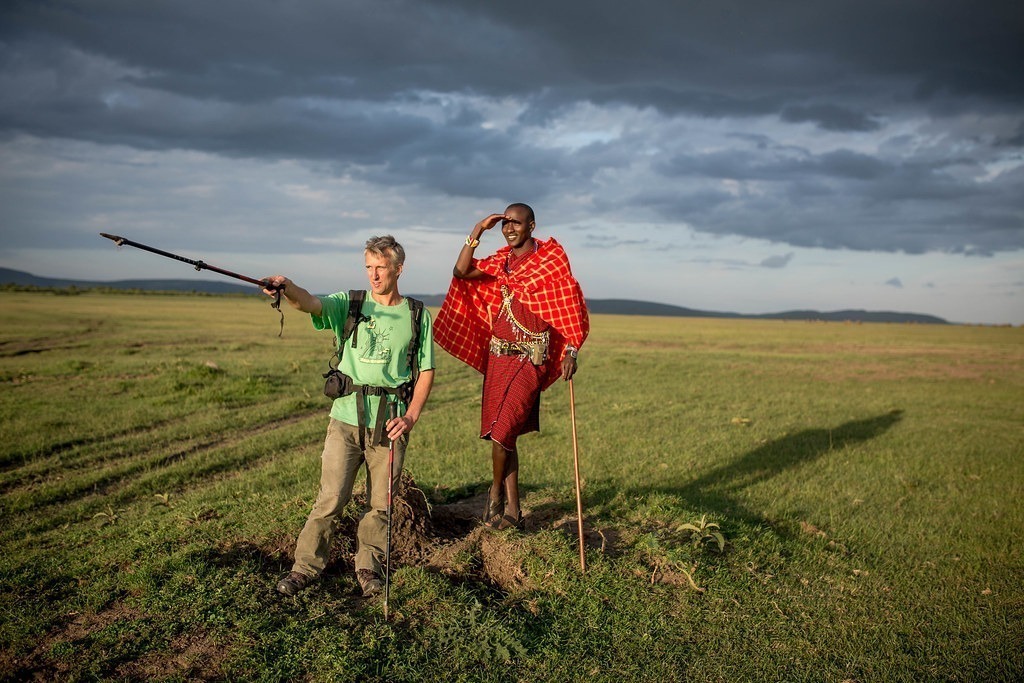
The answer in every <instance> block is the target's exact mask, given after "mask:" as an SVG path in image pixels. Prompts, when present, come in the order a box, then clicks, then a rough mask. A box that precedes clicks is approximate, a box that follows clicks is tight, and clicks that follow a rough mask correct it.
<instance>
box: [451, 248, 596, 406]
mask: <svg viewBox="0 0 1024 683" xmlns="http://www.w3.org/2000/svg"><path fill="white" fill-rule="evenodd" d="M534 241H535V242H536V243H537V249H536V251H534V252H533V253H532V254H530V255H528V256H526V257H525V260H524V261H523V263H522V265H520V266H518V267H517V268H516V269H515V271H513V272H512V273H506V272H505V262H506V259H507V258H508V254H509V252H510V251H512V247H511V246H508V245H506V246H504V247H502V248H501V249H499V250H498V251H496V252H495V253H494V254H491V255H490V256H488V257H486V258H483V259H474V260H473V265H475V266H476V267H477V268H479V269H480V270H481V271H483V272H484V273H487V274H488V275H490V276H491V277H488V278H480V279H478V280H460V279H459V278H452V283H451V286H450V287H449V288H448V295H447V296H446V297H445V299H444V303H443V304H441V310H440V311H439V312H438V314H437V318H435V320H434V341H436V342H437V343H438V344H439V345H440V346H441V348H443V349H444V350H445V351H447V352H448V353H450V354H451V355H453V356H455V357H456V358H458V359H459V360H461V361H462V362H463V363H466V364H467V365H469V366H471V367H473V368H476V369H477V370H478V371H479V372H481V373H483V372H484V370H485V369H486V367H487V354H488V344H489V343H490V339H491V324H492V321H493V319H494V316H495V315H496V314H497V312H498V309H499V308H501V286H502V285H505V286H507V287H508V288H509V289H511V290H512V293H513V295H514V296H515V298H516V299H517V300H518V301H520V302H522V303H523V304H524V305H525V306H526V307H527V308H528V309H530V310H531V311H533V312H534V313H535V314H536V315H538V316H540V317H541V318H543V319H544V321H545V322H547V323H548V324H549V325H551V345H550V346H549V347H548V360H547V363H546V367H545V377H544V382H543V388H544V389H546V388H548V387H549V386H551V384H552V383H553V382H554V381H555V380H556V379H558V377H559V376H560V375H561V374H562V356H563V355H564V353H565V346H566V344H567V343H568V344H572V345H573V346H575V347H576V348H577V349H578V348H580V347H581V346H583V342H584V341H585V340H586V338H587V334H589V333H590V317H589V315H588V313H587V304H586V302H585V301H584V300H583V290H582V289H581V288H580V284H579V283H578V282H577V281H576V279H575V278H574V277H573V276H572V270H571V269H570V268H569V257H568V256H567V255H566V253H565V249H563V248H562V245H560V244H559V243H558V242H557V241H555V239H554V238H553V237H552V238H551V239H548V240H540V239H535V240H534Z"/></svg>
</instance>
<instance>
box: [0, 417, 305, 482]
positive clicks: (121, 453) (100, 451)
mask: <svg viewBox="0 0 1024 683" xmlns="http://www.w3.org/2000/svg"><path fill="white" fill-rule="evenodd" d="M281 403H287V405H292V404H291V402H281ZM286 408H287V406H285V409H286ZM267 410H268V407H267V406H255V407H254V406H251V405H250V406H242V407H239V408H234V409H229V410H226V411H224V412H223V413H217V414H212V415H211V414H210V411H209V410H208V408H205V407H204V408H200V409H197V410H194V411H192V412H189V413H185V414H182V415H176V416H174V417H171V418H168V419H164V420H159V421H156V422H151V423H149V424H147V425H145V426H137V427H126V428H123V429H118V430H116V431H111V432H109V433H106V434H103V435H98V436H94V437H87V438H82V439H75V440H70V441H65V442H63V445H66V448H64V449H58V448H57V447H56V445H55V446H54V447H53V448H49V449H47V450H49V451H52V454H51V455H50V456H49V457H47V458H42V459H40V458H35V459H33V460H31V461H28V462H26V463H25V464H24V465H22V466H21V467H18V468H16V469H10V470H7V471H3V470H2V469H0V495H4V494H8V493H16V492H17V491H18V490H19V489H23V488H32V487H33V486H36V485H39V484H41V483H45V481H46V480H47V478H52V477H55V476H56V477H60V478H66V477H67V475H69V474H72V475H73V474H75V473H77V472H81V471H82V470H85V469H86V468H90V467H97V466H102V465H103V464H104V463H105V462H110V461H114V460H119V459H123V458H125V457H128V456H129V455H130V454H131V453H137V452H139V451H152V450H154V445H153V444H154V443H161V442H162V443H178V442H181V441H183V440H186V439H192V438H194V437H191V436H190V434H192V433H195V432H197V431H198V432H200V433H208V432H214V431H216V432H224V431H226V430H225V428H224V427H223V426H222V425H223V424H225V423H227V424H233V425H236V426H235V427H234V428H233V430H234V431H241V430H244V429H251V428H252V427H253V425H256V424H264V423H265V422H266V419H267V414H266V413H267ZM289 412H291V411H290V410H289ZM246 413H249V414H246ZM271 419H273V418H271ZM196 422H198V424H195V423H196ZM91 447H95V448H91Z"/></svg>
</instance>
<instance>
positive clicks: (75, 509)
mask: <svg viewBox="0 0 1024 683" xmlns="http://www.w3.org/2000/svg"><path fill="white" fill-rule="evenodd" d="M323 418H324V412H323V409H319V408H318V409H317V410H314V411H308V412H304V413H300V414H298V415H289V416H286V417H280V418H277V419H273V420H271V421H269V422H266V423H264V424H263V425H261V426H260V427H258V428H252V427H245V428H238V429H234V430H232V431H231V433H230V434H228V435H222V436H217V437H215V438H200V439H196V440H195V441H194V442H193V443H190V444H189V445H187V446H185V447H180V448H175V449H173V450H171V451H170V452H166V451H165V452H162V453H157V454H155V455H152V456H151V457H147V458H144V459H141V460H137V461H134V462H132V463H130V464H128V465H126V466H125V467H121V468H117V469H115V470H113V471H104V472H102V473H101V474H100V476H99V477H96V478H92V479H85V480H80V481H78V482H74V483H73V484H72V485H70V486H61V487H54V488H52V489H51V490H49V491H38V490H37V491H25V492H23V493H22V495H21V496H14V495H9V496H6V497H5V500H4V501H3V508H4V511H5V516H7V517H8V523H7V524H6V526H5V529H4V531H3V532H2V536H4V537H8V536H10V535H11V534H12V533H14V534H17V535H22V534H34V533H41V532H44V531H48V530H51V529H53V528H56V527H59V526H62V525H65V524H70V523H75V522H78V521H83V520H84V519H86V518H91V517H93V516H94V515H96V514H97V513H99V512H103V511H104V510H107V509H110V510H113V509H115V508H118V507H121V506H124V505H126V504H128V503H130V502H132V501H134V500H137V499H142V498H145V497H148V496H150V495H152V494H153V493H154V492H159V493H167V492H168V490H174V489H177V490H180V489H182V488H184V487H185V486H188V485H190V484H192V483H195V482H200V481H203V480H205V479H208V478H209V477H210V476H211V475H216V474H218V473H220V472H223V471H225V470H227V469H230V468H240V467H247V466H252V465H254V464H255V463H258V462H260V461H263V460H266V459H269V458H272V457H274V456H275V455H276V454H278V453H280V452H281V451H284V450H289V449H292V448H296V447H298V446H300V445H301V444H303V443H307V444H308V443H309V441H310V439H311V438H312V435H313V434H316V433H317V432H319V431H320V429H321V427H322V425H321V424H319V421H321V420H323ZM314 420H316V421H317V422H318V424H317V425H316V427H315V429H314V428H312V427H311V428H310V429H308V434H307V433H306V430H303V429H301V428H300V429H298V430H287V429H286V428H288V427H291V426H301V424H302V423H303V422H309V423H310V425H312V424H313V421H314ZM253 442H257V443H258V445H257V446H256V447H255V448H253V447H252V444H253ZM204 459H205V461H204ZM26 518H29V521H28V524H27V526H23V524H22V523H23V522H25V519H26Z"/></svg>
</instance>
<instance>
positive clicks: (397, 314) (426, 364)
mask: <svg viewBox="0 0 1024 683" xmlns="http://www.w3.org/2000/svg"><path fill="white" fill-rule="evenodd" d="M348 304H349V298H348V292H337V293H336V294H331V295H330V296H322V297H320V305H321V306H322V309H321V311H320V315H311V316H310V317H311V318H312V320H313V327H315V328H316V329H318V330H326V329H331V330H332V331H333V332H334V338H335V344H337V341H338V339H339V338H340V337H341V334H342V331H343V330H344V329H345V319H346V318H347V317H348ZM362 313H363V315H364V316H366V317H368V318H369V319H370V320H369V321H363V322H361V323H359V326H358V328H357V330H356V331H354V332H353V333H352V334H353V336H354V337H356V346H355V348H353V347H352V338H351V337H350V338H349V339H348V341H346V342H345V352H344V353H343V354H342V357H341V364H340V365H339V366H338V369H339V370H341V371H342V372H343V373H345V374H346V375H348V376H349V377H351V378H352V379H353V380H354V381H355V383H356V384H368V385H372V386H379V387H390V388H395V387H399V386H401V385H403V384H405V383H406V382H408V381H409V380H410V379H412V368H410V367H409V362H408V359H407V357H406V355H407V353H408V350H409V343H410V342H411V341H412V310H411V309H410V308H409V302H408V301H406V300H405V299H402V302H401V303H400V304H398V305H397V306H382V305H381V304H378V303H377V302H376V301H374V300H373V297H372V296H371V295H370V293H369V292H367V294H366V298H365V299H364V300H363V310H362ZM419 368H420V372H423V371H424V370H432V369H433V368H434V334H433V325H432V323H431V318H430V312H429V311H428V310H427V309H426V307H424V309H423V318H422V320H421V322H420V349H419ZM388 398H389V400H395V397H392V396H389V397H388ZM357 400H359V395H358V394H349V395H348V396H342V397H341V398H336V399H334V405H332V406H331V417H333V418H334V419H335V420H340V421H341V422H345V423H348V424H350V425H358V424H359V417H358V413H357V411H356V401H357ZM379 401H380V398H379V397H377V396H367V397H366V399H365V405H364V409H365V411H366V421H367V425H366V426H370V427H372V426H373V425H374V424H375V423H376V420H377V405H378V403H379ZM405 408H406V407H405V406H404V405H401V404H400V405H399V406H398V409H399V414H404V412H405Z"/></svg>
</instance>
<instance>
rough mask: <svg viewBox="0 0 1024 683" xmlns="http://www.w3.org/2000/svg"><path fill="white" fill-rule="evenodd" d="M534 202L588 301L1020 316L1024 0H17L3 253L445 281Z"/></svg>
mask: <svg viewBox="0 0 1024 683" xmlns="http://www.w3.org/2000/svg"><path fill="white" fill-rule="evenodd" d="M513 201H523V202H527V203H529V204H531V205H533V206H534V208H535V209H536V212H537V218H538V232H537V233H536V234H537V235H538V236H542V237H546V236H549V235H554V236H556V237H557V238H558V239H559V240H560V241H561V242H562V243H563V244H564V245H565V246H566V248H567V250H568V251H569V255H570V258H571V260H572V264H573V269H574V271H575V272H576V275H577V277H578V278H579V279H580V281H581V283H582V284H583V287H584V291H585V293H586V295H587V296H588V297H591V298H632V299H644V300H649V301H657V302H662V303H670V304H676V305H681V306H687V307H691V308H698V309H704V310H717V311H734V312H742V313H767V312H775V311H782V310H789V309H796V308H800V309H805V308H813V309H818V310H825V311H831V310H838V309H845V308H864V309H870V310H895V311H911V312H916V313H928V314H932V315H937V316H940V317H943V318H946V319H947V320H950V321H953V322H972V323H975V322H977V323H1013V324H1024V3H1022V2H1020V0H980V1H979V0H970V1H967V0H963V1H960V0H957V1H953V0H856V1H847V0H815V1H813V2H812V1H809V0H808V1H805V2H798V1H773V0H756V1H755V0H716V1H715V2H706V1H699V2H698V1H689V0H688V1H682V0H680V1H678V2H672V1H670V0H659V1H651V0H628V1H625V0H619V1H618V2H609V1H607V0H564V1H560V0H544V1H543V2H534V1H532V0H526V1H519V2H481V1H480V0H217V1H216V2H209V1H206V0H204V1H202V2H200V1H198V0H146V1H145V2H133V1H131V0H45V1H43V0H25V1H18V0H7V1H6V2H4V3H3V6H2V9H0V266H4V267H9V268H15V269H19V270H26V271H29V272H32V273H34V274H36V275H42V276H49V277H73V278H87V279H98V280H114V279H126V278H134V277H140V276H141V277H145V276H149V277H202V278H204V279H210V278H211V274H209V273H203V274H199V273H195V271H193V270H192V269H190V268H189V267H188V266H183V265H182V264H179V263H176V262H174V261H171V260H167V259H161V258H159V257H156V256H153V255H150V254H146V253H144V252H138V251H136V250H131V249H122V250H117V249H115V248H114V247H113V245H112V244H111V243H110V242H108V241H107V240H103V239H102V238H100V237H99V235H98V233H99V232H100V231H104V232H110V233H115V234H120V235H123V236H125V237H128V238H130V239H133V240H136V241H139V242H143V243H147V244H151V245H153V246H157V247H160V248H163V249H166V250H170V251H175V252H178V253H181V254H182V255H185V256H188V257H190V258H195V259H203V260H205V261H207V262H208V263H211V264H215V265H218V266H221V267H224V268H228V269H231V270H235V271H238V272H243V273H247V274H250V275H253V276H257V277H259V276H263V275H269V274H272V273H277V272H283V273H285V274H287V275H289V276H291V277H292V278H293V279H295V280H296V281H297V282H299V283H300V284H303V285H305V286H307V287H308V288H310V289H312V290H314V291H319V292H327V291H335V290H337V289H346V288H349V287H352V286H358V285H360V284H361V282H362V278H363V275H362V244H363V242H364V241H365V240H366V238H367V237H369V236H371V235H374V234H381V233H392V234H394V235H395V236H396V237H397V238H398V239H399V240H400V241H401V242H402V243H403V244H404V245H405V246H406V248H407V250H408V252H409V261H408V264H407V268H406V271H405V274H404V275H403V279H402V288H403V291H405V292H408V293H422V294H434V293H442V292H444V291H445V290H446V288H447V283H448V278H449V276H450V273H451V265H452V264H453V263H454V259H455V256H456V254H457V253H458V251H459V248H460V244H461V242H462V240H463V239H464V237H465V235H466V233H467V232H468V231H469V229H470V227H471V226H472V225H473V224H474V223H475V222H476V221H477V220H479V219H480V218H482V217H483V216H485V215H487V214H489V213H492V212H499V211H501V210H502V209H503V208H504V207H505V205H506V204H508V203H510V202H513ZM497 246H499V239H498V235H497V234H489V235H487V236H486V238H485V241H484V245H483V247H482V248H481V250H480V251H481V252H483V253H486V252H489V251H491V250H492V249H493V248H496V247H497ZM213 277H216V276H213Z"/></svg>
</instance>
